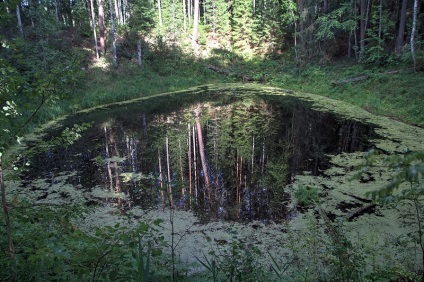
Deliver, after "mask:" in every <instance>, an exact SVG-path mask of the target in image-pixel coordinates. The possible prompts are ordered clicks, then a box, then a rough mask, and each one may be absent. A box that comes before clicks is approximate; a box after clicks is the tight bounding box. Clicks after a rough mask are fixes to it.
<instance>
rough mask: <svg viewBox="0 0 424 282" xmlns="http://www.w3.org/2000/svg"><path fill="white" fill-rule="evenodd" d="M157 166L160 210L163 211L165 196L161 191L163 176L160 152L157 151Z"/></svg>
mask: <svg viewBox="0 0 424 282" xmlns="http://www.w3.org/2000/svg"><path fill="white" fill-rule="evenodd" d="M158 166H159V185H160V195H161V197H162V209H165V196H164V193H163V192H164V190H163V174H162V163H161V160H160V150H159V149H158Z"/></svg>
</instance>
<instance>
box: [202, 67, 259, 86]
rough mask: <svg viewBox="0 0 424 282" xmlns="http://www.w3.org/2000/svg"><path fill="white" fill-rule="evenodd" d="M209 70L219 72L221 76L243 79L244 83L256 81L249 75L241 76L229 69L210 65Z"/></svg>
mask: <svg viewBox="0 0 424 282" xmlns="http://www.w3.org/2000/svg"><path fill="white" fill-rule="evenodd" d="M208 69H210V70H213V71H214V72H217V73H219V74H223V75H225V76H227V75H228V76H234V77H236V78H238V79H241V80H242V81H249V82H252V81H254V79H253V77H251V76H249V75H244V74H239V73H236V72H233V71H230V70H227V69H223V68H220V67H217V66H214V65H208Z"/></svg>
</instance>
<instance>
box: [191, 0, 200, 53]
mask: <svg viewBox="0 0 424 282" xmlns="http://www.w3.org/2000/svg"><path fill="white" fill-rule="evenodd" d="M199 13H200V11H199V0H194V18H193V35H192V37H191V46H192V47H193V49H196V47H197V36H198V32H199Z"/></svg>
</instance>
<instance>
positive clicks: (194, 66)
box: [72, 56, 424, 127]
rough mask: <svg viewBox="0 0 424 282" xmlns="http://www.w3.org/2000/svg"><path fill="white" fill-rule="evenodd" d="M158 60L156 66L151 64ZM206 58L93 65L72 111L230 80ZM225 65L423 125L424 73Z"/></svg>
mask: <svg viewBox="0 0 424 282" xmlns="http://www.w3.org/2000/svg"><path fill="white" fill-rule="evenodd" d="M155 63H160V64H159V66H157V65H154V64H155ZM207 64H208V61H204V60H197V61H194V60H193V59H192V58H189V57H185V56H182V57H179V58H178V59H175V58H171V59H169V58H167V59H165V60H163V61H162V62H160V61H154V62H153V64H151V65H147V66H145V67H144V69H142V70H140V69H138V68H137V67H136V64H135V62H129V61H127V62H123V63H122V64H121V66H120V68H119V69H118V70H109V71H105V70H104V69H101V68H92V69H89V70H88V71H87V72H88V74H87V77H88V78H87V79H86V81H85V84H84V87H82V88H81V89H80V93H79V95H78V96H77V97H76V98H75V99H74V100H73V101H72V102H73V103H75V105H76V107H75V108H76V109H81V108H87V107H92V106H96V105H99V104H104V103H111V102H116V101H122V100H126V99H132V98H138V97H145V96H150V95H153V94H158V93H162V92H167V91H175V90H181V89H185V88H189V87H192V86H197V85H201V84H207V83H218V82H232V81H234V79H235V78H226V77H225V76H222V75H218V74H216V73H214V72H212V71H210V70H208V69H207ZM227 67H228V68H231V69H232V70H235V71H236V72H239V73H242V74H246V75H249V76H252V77H253V78H255V79H257V80H259V79H261V80H263V81H264V82H265V83H266V84H268V85H271V86H275V87H281V88H286V89H292V90H296V91H303V92H309V93H313V94H318V95H322V96H326V97H329V98H333V99H337V100H342V101H345V102H348V103H351V104H353V105H356V106H359V107H362V108H364V109H366V110H368V111H369V112H371V113H374V114H377V115H384V116H388V117H390V118H392V119H395V120H399V121H402V122H405V123H408V124H412V125H417V126H420V127H424V115H423V114H422V111H423V109H424V99H422V89H424V79H423V75H422V72H414V71H412V70H405V71H400V72H399V73H395V74H383V73H384V72H387V71H390V70H393V69H402V68H406V66H402V65H392V66H387V67H385V68H380V67H372V66H369V65H364V64H356V63H354V62H352V61H339V62H336V63H334V64H332V65H328V66H319V65H310V66H307V67H304V68H302V69H299V68H298V67H297V66H296V64H295V63H293V62H292V61H291V60H286V59H279V60H253V61H247V62H246V61H241V62H239V63H236V64H233V65H231V66H229V65H227ZM359 75H368V76H369V77H370V78H369V79H368V80H364V81H359V82H352V83H346V84H343V85H340V86H332V82H334V81H337V80H342V79H346V78H350V77H355V76H359Z"/></svg>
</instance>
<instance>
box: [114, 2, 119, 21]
mask: <svg viewBox="0 0 424 282" xmlns="http://www.w3.org/2000/svg"><path fill="white" fill-rule="evenodd" d="M113 7H114V8H115V18H116V22H117V24H118V25H119V8H118V0H113Z"/></svg>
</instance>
